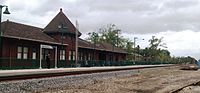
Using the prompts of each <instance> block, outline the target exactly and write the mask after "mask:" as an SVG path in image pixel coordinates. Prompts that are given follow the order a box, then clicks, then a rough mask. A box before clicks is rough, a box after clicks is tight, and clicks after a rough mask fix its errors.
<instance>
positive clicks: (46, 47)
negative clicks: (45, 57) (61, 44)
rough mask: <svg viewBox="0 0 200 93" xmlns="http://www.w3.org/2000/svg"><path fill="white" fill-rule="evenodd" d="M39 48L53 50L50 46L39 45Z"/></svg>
mask: <svg viewBox="0 0 200 93" xmlns="http://www.w3.org/2000/svg"><path fill="white" fill-rule="evenodd" d="M41 47H42V48H45V49H53V47H52V46H50V45H43V44H41Z"/></svg>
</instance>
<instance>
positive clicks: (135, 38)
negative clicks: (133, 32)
mask: <svg viewBox="0 0 200 93" xmlns="http://www.w3.org/2000/svg"><path fill="white" fill-rule="evenodd" d="M137 39H139V38H138V37H134V41H133V43H134V61H136V49H135V48H136V47H135V46H136V40H137ZM142 40H144V39H142Z"/></svg>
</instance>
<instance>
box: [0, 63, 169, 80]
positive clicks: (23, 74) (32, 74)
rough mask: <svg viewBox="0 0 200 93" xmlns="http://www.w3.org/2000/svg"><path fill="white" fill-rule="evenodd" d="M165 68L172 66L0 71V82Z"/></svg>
mask: <svg viewBox="0 0 200 93" xmlns="http://www.w3.org/2000/svg"><path fill="white" fill-rule="evenodd" d="M167 66H172V65H137V66H112V67H77V68H52V69H23V70H0V81H6V80H19V79H31V78H42V77H55V76H65V75H79V74H89V73H100V72H107V71H120V70H132V69H143V68H154V67H167Z"/></svg>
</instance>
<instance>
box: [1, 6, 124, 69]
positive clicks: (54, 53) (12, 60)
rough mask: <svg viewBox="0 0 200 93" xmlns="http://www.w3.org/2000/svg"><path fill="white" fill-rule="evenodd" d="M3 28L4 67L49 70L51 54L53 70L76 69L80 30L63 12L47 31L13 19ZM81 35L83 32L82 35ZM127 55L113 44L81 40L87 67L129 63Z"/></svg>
mask: <svg viewBox="0 0 200 93" xmlns="http://www.w3.org/2000/svg"><path fill="white" fill-rule="evenodd" d="M41 22H42V20H41ZM1 28H2V29H1V31H2V35H1V45H2V46H1V51H0V57H1V58H0V59H1V61H0V67H1V68H3V67H25V68H26V67H30V68H33V67H34V68H46V67H47V64H48V63H47V62H46V60H45V59H46V56H47V55H48V56H49V58H50V66H51V68H57V67H72V66H73V64H74V62H75V56H76V55H75V50H76V31H77V29H76V27H75V26H74V25H73V24H72V22H71V21H70V20H69V19H68V18H67V16H66V15H65V14H64V13H63V11H62V9H60V12H59V13H58V14H57V15H56V16H55V17H54V18H53V19H52V20H51V21H50V23H49V24H47V26H46V27H45V28H39V27H35V26H31V25H26V24H22V23H17V22H12V21H9V20H7V21H4V22H2V23H1ZM80 36H81V32H78V37H80ZM126 56H127V52H126V51H124V50H123V49H121V48H118V47H115V46H113V45H111V44H108V43H98V44H92V43H90V42H88V41H85V40H83V39H81V38H78V57H77V58H78V64H79V66H86V65H87V64H89V63H90V62H93V65H96V64H100V63H101V64H102V62H103V63H108V62H119V61H123V60H125V59H126ZM94 62H95V63H94ZM104 65H106V64H104Z"/></svg>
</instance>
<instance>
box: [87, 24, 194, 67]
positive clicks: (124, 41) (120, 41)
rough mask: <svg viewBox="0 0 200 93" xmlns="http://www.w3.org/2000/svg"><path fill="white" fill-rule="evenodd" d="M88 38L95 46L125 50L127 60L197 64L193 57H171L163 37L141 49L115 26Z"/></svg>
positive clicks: (154, 39)
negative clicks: (107, 45)
mask: <svg viewBox="0 0 200 93" xmlns="http://www.w3.org/2000/svg"><path fill="white" fill-rule="evenodd" d="M88 36H89V37H88V38H87V40H88V41H89V42H91V43H93V44H97V43H102V42H105V43H110V44H112V45H113V46H115V47H119V48H122V49H124V50H125V51H127V53H128V54H129V55H128V56H127V60H132V61H136V57H142V58H140V59H137V61H138V60H139V61H162V62H177V63H186V62H191V63H192V62H196V60H195V59H194V58H192V57H171V56H170V52H169V51H168V50H167V44H166V43H164V42H163V39H164V38H163V37H161V38H157V37H156V36H152V38H151V39H149V40H148V42H149V46H147V47H146V48H144V49H141V48H140V46H139V45H136V44H135V42H133V41H131V40H130V39H129V38H125V37H123V36H122V34H121V29H119V28H118V27H117V26H116V25H115V24H109V25H107V26H105V27H101V28H99V29H98V31H96V32H90V33H88ZM134 46H135V47H134Z"/></svg>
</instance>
